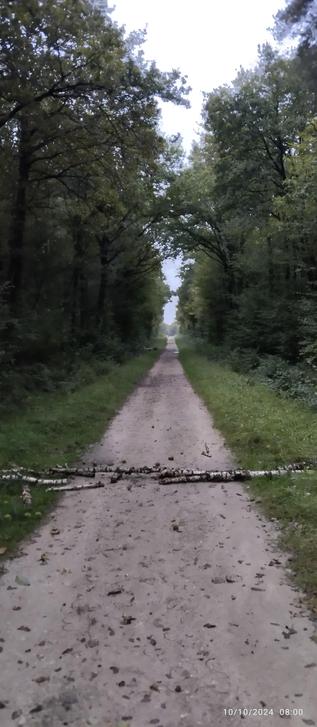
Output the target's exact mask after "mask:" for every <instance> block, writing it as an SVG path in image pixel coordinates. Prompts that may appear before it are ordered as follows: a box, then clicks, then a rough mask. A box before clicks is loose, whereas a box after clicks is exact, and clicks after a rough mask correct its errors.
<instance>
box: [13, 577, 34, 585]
mask: <svg viewBox="0 0 317 727" xmlns="http://www.w3.org/2000/svg"><path fill="white" fill-rule="evenodd" d="M15 582H16V583H17V584H18V586H30V585H31V583H30V581H29V579H28V578H25V577H24V576H16V577H15Z"/></svg>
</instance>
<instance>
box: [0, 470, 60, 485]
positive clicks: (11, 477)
mask: <svg viewBox="0 0 317 727" xmlns="http://www.w3.org/2000/svg"><path fill="white" fill-rule="evenodd" d="M2 481H4V482H8V481H9V482H17V481H19V482H27V483H28V484H30V485H58V484H60V485H66V484H67V480H66V479H60V480H51V479H43V478H42V477H32V476H30V475H25V474H23V472H14V474H7V475H3V474H0V482H2Z"/></svg>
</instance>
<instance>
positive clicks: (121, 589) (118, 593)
mask: <svg viewBox="0 0 317 727" xmlns="http://www.w3.org/2000/svg"><path fill="white" fill-rule="evenodd" d="M120 593H123V588H116V589H115V590H113V591H108V593H107V596H119V595H120Z"/></svg>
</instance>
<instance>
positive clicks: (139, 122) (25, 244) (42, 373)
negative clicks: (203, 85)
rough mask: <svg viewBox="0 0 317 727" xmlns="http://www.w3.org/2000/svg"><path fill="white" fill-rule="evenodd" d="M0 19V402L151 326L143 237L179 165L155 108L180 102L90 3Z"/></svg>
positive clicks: (151, 242) (154, 255)
mask: <svg viewBox="0 0 317 727" xmlns="http://www.w3.org/2000/svg"><path fill="white" fill-rule="evenodd" d="M0 25H1V27H0V37H1V40H0V42H1V81H0V93H1V105H0V128H1V132H0V141H1V179H0V185H1V194H0V199H1V202H0V219H1V224H0V305H1V319H0V341H1V345H0V361H1V381H0V388H1V393H2V395H4V394H5V391H7V392H8V389H10V390H11V391H12V388H14V386H15V384H16V381H17V378H19V380H20V382H21V381H22V383H23V382H27V384H30V385H31V386H35V387H36V386H37V387H44V388H45V387H46V386H48V387H49V386H50V380H51V372H52V370H53V369H54V368H55V376H57V378H58V376H59V375H60V372H63V373H62V374H61V375H62V376H63V375H64V371H65V370H66V371H67V370H68V369H70V370H71V369H72V367H74V366H76V365H77V364H78V358H79V357H80V359H81V360H84V359H87V360H89V358H91V357H92V358H93V357H94V358H98V357H99V358H101V359H102V358H110V359H111V358H113V359H114V360H118V361H120V360H122V358H123V357H124V355H125V353H126V352H128V353H129V352H130V353H131V352H135V351H137V350H142V347H144V344H145V343H147V342H148V341H149V339H151V336H152V335H153V334H154V333H155V332H156V331H157V328H158V325H159V323H160V322H161V318H162V308H163V305H164V303H165V302H166V300H167V299H168V297H169V290H168V287H167V285H166V283H165V281H164V279H163V275H162V269H161V260H162V251H161V250H160V247H159V245H158V244H157V239H156V237H155V234H154V232H153V229H154V225H155V223H156V222H157V220H158V219H161V215H162V205H163V203H164V196H165V190H166V189H167V187H168V186H169V184H170V179H171V178H172V177H173V176H175V168H176V167H177V164H178V153H177V152H176V147H175V140H174V141H173V139H172V140H169V139H166V138H164V137H163V135H162V133H161V131H160V128H159V118H160V106H159V105H160V103H164V102H169V103H175V104H183V105H187V103H188V102H187V100H186V96H187V87H186V82H185V80H184V79H183V78H182V77H181V75H180V73H179V72H178V71H171V72H170V73H162V72H160V70H159V69H158V68H157V67H156V65H155V64H154V63H148V62H147V61H146V60H145V59H144V56H143V52H142V42H143V34H142V32H140V33H137V32H136V33H134V34H132V35H131V36H129V37H128V38H125V36H124V32H123V29H120V28H119V27H118V26H117V25H116V24H114V23H112V22H111V19H109V18H105V17H104V16H103V15H102V14H101V13H100V12H99V11H98V10H96V9H95V8H94V5H93V4H92V3H90V2H89V1H88V0H21V1H20V0H19V2H16V1H15V0H1V2H0ZM56 371H57V373H56Z"/></svg>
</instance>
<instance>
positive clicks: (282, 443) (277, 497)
mask: <svg viewBox="0 0 317 727" xmlns="http://www.w3.org/2000/svg"><path fill="white" fill-rule="evenodd" d="M178 346H179V348H180V360H181V362H182V364H183V366H184V369H185V372H186V374H187V376H188V378H189V380H190V382H191V383H192V385H193V387H194V389H195V390H196V391H197V393H198V394H199V396H200V397H201V398H202V399H203V400H204V401H205V403H206V405H207V407H208V409H209V410H210V412H211V413H212V415H213V418H214V422H215V425H216V427H217V428H218V429H219V430H221V431H222V432H223V434H224V436H225V438H226V441H227V443H228V445H229V446H230V448H231V450H232V452H233V453H234V455H235V457H236V460H237V464H238V465H240V466H242V467H247V468H257V469H259V468H265V469H267V468H271V467H273V466H275V465H282V464H283V463H285V464H287V463H291V462H295V461H296V460H297V461H298V460H301V459H305V458H310V457H315V456H317V416H316V414H314V412H313V411H312V410H311V409H309V408H308V407H306V406H305V405H304V404H301V403H299V402H294V401H290V400H288V399H287V398H286V397H282V396H279V395H278V394H275V393H274V392H272V391H270V390H269V389H268V388H267V387H266V386H265V385H262V384H255V383H254V382H252V381H251V382H250V381H249V380H248V378H247V377H246V376H243V375H241V374H237V373H235V372H234V371H232V370H231V369H230V368H229V367H228V366H226V365H220V364H217V363H214V362H212V361H210V360H208V359H207V358H206V356H204V355H203V354H202V353H201V352H199V353H197V351H195V348H194V344H190V343H188V342H186V341H184V340H182V339H179V340H178ZM250 488H251V490H252V491H253V492H254V493H255V494H256V495H257V497H258V498H260V499H261V501H262V507H263V509H264V511H265V513H266V514H267V515H268V516H270V517H274V518H277V519H278V520H279V522H280V524H281V542H282V544H283V546H284V547H285V548H286V549H288V550H290V551H291V552H292V556H293V560H292V569H293V570H294V573H295V580H296V582H297V584H298V585H300V586H301V587H302V588H303V589H304V590H305V591H306V592H307V594H308V597H309V600H310V605H311V607H312V608H313V610H314V611H315V612H316V613H317V472H316V473H313V474H306V473H305V474H301V475H291V476H286V477H282V478H276V479H272V480H269V479H264V480H263V479H258V480H253V481H252V483H250Z"/></svg>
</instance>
